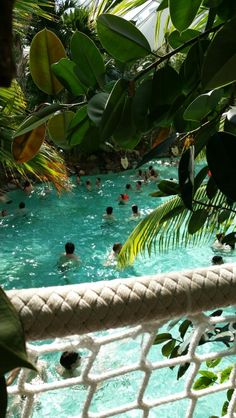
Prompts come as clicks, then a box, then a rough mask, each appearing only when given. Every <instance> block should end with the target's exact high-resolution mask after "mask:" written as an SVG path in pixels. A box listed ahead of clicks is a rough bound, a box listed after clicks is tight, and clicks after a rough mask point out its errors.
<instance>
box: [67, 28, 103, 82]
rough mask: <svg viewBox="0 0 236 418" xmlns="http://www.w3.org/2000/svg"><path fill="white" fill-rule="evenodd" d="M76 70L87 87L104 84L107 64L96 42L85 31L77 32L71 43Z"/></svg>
mask: <svg viewBox="0 0 236 418" xmlns="http://www.w3.org/2000/svg"><path fill="white" fill-rule="evenodd" d="M70 49H71V56H72V60H73V61H74V62H75V64H76V67H75V72H76V75H77V76H78V78H79V80H80V82H81V83H82V84H84V85H85V86H86V87H88V88H89V87H94V86H96V85H97V84H98V85H99V86H100V87H101V88H102V87H103V85H104V76H105V65H104V62H103V58H102V55H101V53H100V51H99V49H98V48H97V47H96V45H95V43H94V42H93V41H92V40H91V39H90V38H89V37H88V36H87V35H85V34H84V33H82V32H75V33H74V35H73V36H72V38H71V43H70Z"/></svg>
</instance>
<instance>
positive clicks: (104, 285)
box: [7, 264, 236, 341]
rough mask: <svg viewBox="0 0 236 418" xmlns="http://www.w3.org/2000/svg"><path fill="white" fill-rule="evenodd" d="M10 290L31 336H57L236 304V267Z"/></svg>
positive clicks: (27, 332)
mask: <svg viewBox="0 0 236 418" xmlns="http://www.w3.org/2000/svg"><path fill="white" fill-rule="evenodd" d="M7 294H8V297H9V298H10V300H11V302H12V303H13V305H14V306H15V308H16V310H17V311H18V313H19V314H20V317H21V319H22V322H23V324H24V329H25V334H26V338H27V340H29V341H32V340H39V339H47V338H56V337H63V336H66V335H72V334H84V333H88V332H93V331H101V330H104V329H109V328H117V327H122V326H127V325H136V324H139V323H140V322H147V321H151V320H155V319H163V320H169V319H172V318H175V317H180V316H184V315H187V314H191V315H193V314H196V313H199V312H202V311H206V310H209V309H214V308H217V307H224V306H228V305H233V304H236V265H235V264H223V265H220V266H212V267H208V268H199V269H195V270H186V271H181V272H173V273H163V274H158V275H155V276H144V277H135V278H131V279H130V278H129V279H115V280H111V281H100V282H97V283H83V284H78V285H67V286H58V287H45V288H38V289H22V290H10V291H8V292H7Z"/></svg>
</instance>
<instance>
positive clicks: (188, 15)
mask: <svg viewBox="0 0 236 418" xmlns="http://www.w3.org/2000/svg"><path fill="white" fill-rule="evenodd" d="M201 2H202V0H191V1H186V0H169V9H170V17H171V20H172V23H173V25H174V26H175V28H176V29H178V30H179V31H180V32H182V31H184V30H185V29H187V28H188V27H189V25H190V24H191V23H192V22H193V20H194V18H195V16H196V14H197V12H198V9H199V7H200V4H201Z"/></svg>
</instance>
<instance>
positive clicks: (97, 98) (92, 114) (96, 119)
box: [88, 92, 109, 126]
mask: <svg viewBox="0 0 236 418" xmlns="http://www.w3.org/2000/svg"><path fill="white" fill-rule="evenodd" d="M108 97H109V94H108V93H104V92H102V93H97V94H95V95H94V96H93V97H92V99H90V100H89V102H88V116H89V118H90V119H91V121H92V122H93V123H94V124H95V125H96V126H99V125H100V123H101V120H102V115H103V112H104V109H105V107H106V103H107V100H108Z"/></svg>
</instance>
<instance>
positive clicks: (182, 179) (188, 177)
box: [178, 146, 194, 210]
mask: <svg viewBox="0 0 236 418" xmlns="http://www.w3.org/2000/svg"><path fill="white" fill-rule="evenodd" d="M178 172H179V188H180V194H181V198H182V200H183V202H184V204H185V206H186V208H188V209H190V210H192V198H193V190H194V189H193V188H194V147H193V146H190V147H189V148H188V149H187V150H186V151H184V153H183V154H182V156H181V159H180V162H179V168H178Z"/></svg>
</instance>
